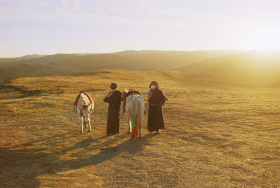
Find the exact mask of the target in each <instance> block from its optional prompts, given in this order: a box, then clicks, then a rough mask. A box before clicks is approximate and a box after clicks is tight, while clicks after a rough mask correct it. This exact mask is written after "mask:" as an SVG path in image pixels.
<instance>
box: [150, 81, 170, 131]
mask: <svg viewBox="0 0 280 188" xmlns="http://www.w3.org/2000/svg"><path fill="white" fill-rule="evenodd" d="M149 88H150V90H149V92H148V98H149V100H148V102H149V115H148V131H149V133H150V134H152V133H153V132H156V133H160V129H164V121H163V115H162V105H163V104H164V103H165V101H166V100H167V98H166V97H165V95H164V94H163V92H162V91H161V90H159V85H158V83H157V82H156V81H152V82H151V84H150V86H149Z"/></svg>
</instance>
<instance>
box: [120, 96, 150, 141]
mask: <svg viewBox="0 0 280 188" xmlns="http://www.w3.org/2000/svg"><path fill="white" fill-rule="evenodd" d="M126 93H127V91H124V92H123V94H124V95H125V94H126ZM125 102H126V104H125V112H126V116H127V118H128V129H127V132H131V130H132V121H133V117H134V116H138V124H139V137H142V122H143V117H144V110H145V106H144V98H143V97H142V96H141V95H139V94H135V93H132V94H130V95H128V96H127V97H126V99H125ZM137 132H138V130H136V134H137ZM136 136H137V135H133V132H132V135H131V138H132V139H133V138H135V137H136Z"/></svg>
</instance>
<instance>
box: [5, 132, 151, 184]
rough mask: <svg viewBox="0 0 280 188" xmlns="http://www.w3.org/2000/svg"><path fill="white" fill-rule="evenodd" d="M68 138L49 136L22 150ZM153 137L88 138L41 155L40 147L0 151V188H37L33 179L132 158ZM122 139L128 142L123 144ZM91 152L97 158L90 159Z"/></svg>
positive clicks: (6, 148)
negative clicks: (121, 156) (122, 158)
mask: <svg viewBox="0 0 280 188" xmlns="http://www.w3.org/2000/svg"><path fill="white" fill-rule="evenodd" d="M69 134H70V133H65V134H61V135H56V136H50V137H49V138H43V139H41V140H37V141H31V142H27V143H24V144H23V146H32V144H35V143H36V142H37V143H41V142H44V141H47V140H60V138H61V137H63V136H69ZM70 136H71V135H70ZM153 136H155V135H146V136H144V137H142V138H138V139H136V140H130V139H129V138H130V135H129V134H127V133H124V134H119V135H114V136H109V137H108V136H105V135H104V136H100V137H98V138H91V137H89V138H86V139H84V140H82V141H81V142H78V143H77V144H75V145H74V146H72V147H68V148H67V147H66V148H64V149H62V150H61V151H59V152H57V151H56V152H52V153H48V152H45V150H46V148H43V147H42V148H39V149H15V148H8V147H0V187H18V186H20V187H38V186H39V185H40V181H39V180H38V178H37V177H38V176H40V175H47V174H55V173H58V172H65V171H68V170H73V169H80V168H83V167H87V166H92V165H97V164H100V163H103V162H106V161H108V160H111V159H112V158H114V157H116V156H118V155H120V154H122V153H124V152H128V153H130V154H136V153H137V152H140V151H142V150H143V149H144V147H145V145H147V144H148V140H149V139H150V138H151V137H153ZM125 138H128V139H127V140H125V141H123V140H124V139H125ZM104 139H106V140H105V141H104ZM112 145H114V146H112ZM22 148H24V147H22ZM92 151H95V153H97V154H94V155H90V152H92ZM66 154H69V155H71V156H72V157H73V158H74V159H68V160H67V159H61V156H63V155H66Z"/></svg>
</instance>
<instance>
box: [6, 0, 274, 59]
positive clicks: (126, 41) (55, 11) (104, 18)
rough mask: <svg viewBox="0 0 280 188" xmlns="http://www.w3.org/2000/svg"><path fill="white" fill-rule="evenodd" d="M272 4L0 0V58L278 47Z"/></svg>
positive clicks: (255, 0)
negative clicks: (131, 51) (129, 51)
mask: <svg viewBox="0 0 280 188" xmlns="http://www.w3.org/2000/svg"><path fill="white" fill-rule="evenodd" d="M279 7H280V1H279V0H0V57H14V56H22V55H28V54H55V53H103V52H117V51H123V50H180V51H193V50H216V49H237V50H250V49H280V11H279Z"/></svg>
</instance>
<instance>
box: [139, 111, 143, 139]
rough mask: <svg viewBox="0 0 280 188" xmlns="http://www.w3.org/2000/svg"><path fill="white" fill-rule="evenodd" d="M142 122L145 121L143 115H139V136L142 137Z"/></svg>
mask: <svg viewBox="0 0 280 188" xmlns="http://www.w3.org/2000/svg"><path fill="white" fill-rule="evenodd" d="M142 122H143V115H140V117H139V138H141V137H142Z"/></svg>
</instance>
